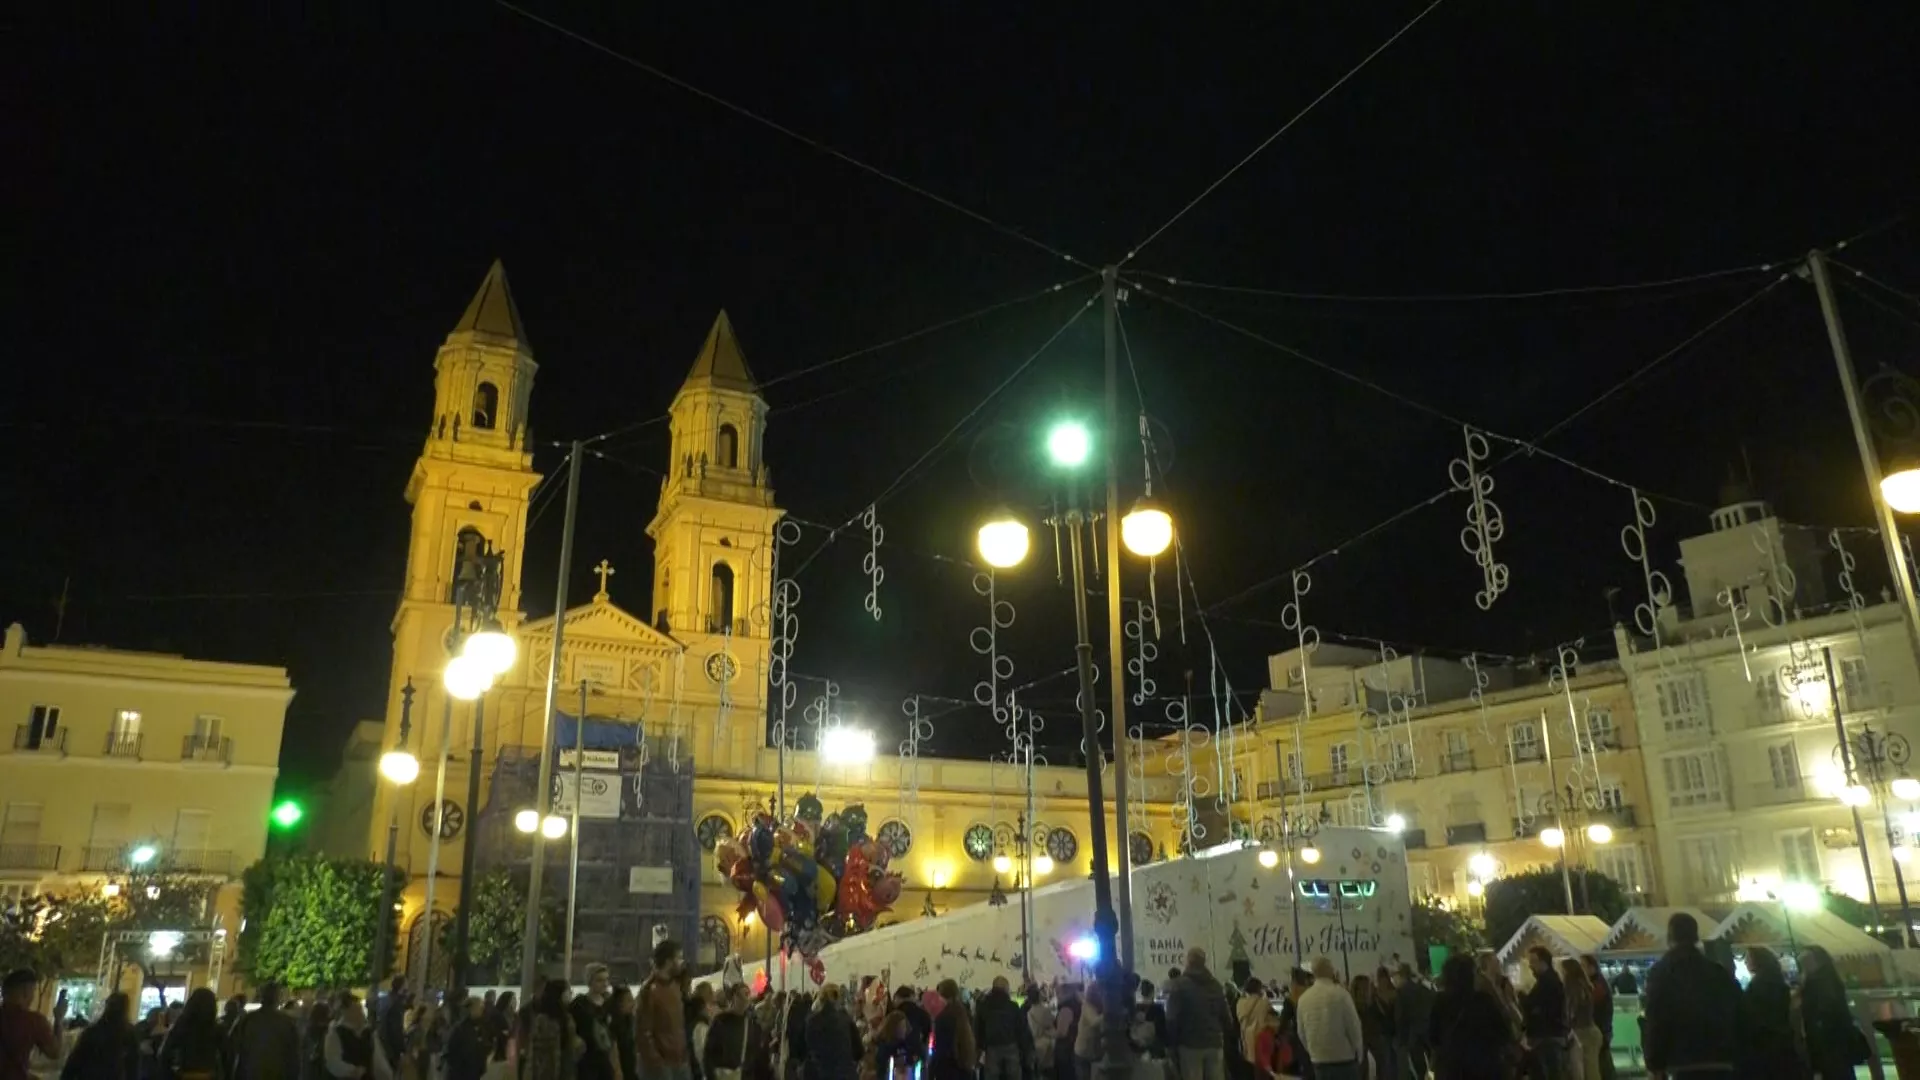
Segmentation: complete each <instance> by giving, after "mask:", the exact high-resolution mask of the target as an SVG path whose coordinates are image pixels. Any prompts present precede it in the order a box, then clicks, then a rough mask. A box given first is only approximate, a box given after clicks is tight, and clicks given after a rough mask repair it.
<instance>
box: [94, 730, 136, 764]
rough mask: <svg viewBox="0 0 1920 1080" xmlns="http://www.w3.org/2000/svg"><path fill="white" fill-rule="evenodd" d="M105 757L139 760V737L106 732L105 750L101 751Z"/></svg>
mask: <svg viewBox="0 0 1920 1080" xmlns="http://www.w3.org/2000/svg"><path fill="white" fill-rule="evenodd" d="M102 753H104V754H105V755H106V756H107V757H112V758H131V759H133V760H135V761H138V760H140V736H139V735H138V734H128V733H126V732H121V731H109V732H107V743H106V748H105V749H104V750H103V751H102Z"/></svg>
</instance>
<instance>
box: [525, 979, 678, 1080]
mask: <svg viewBox="0 0 1920 1080" xmlns="http://www.w3.org/2000/svg"><path fill="white" fill-rule="evenodd" d="M571 996H572V992H571V991H570V990H569V989H568V987H567V981H566V980H565V979H548V980H547V981H546V982H545V983H544V984H542V985H541V987H540V996H539V997H538V998H537V999H535V1001H534V1002H533V1006H532V1007H531V1008H529V1009H528V1010H527V1012H526V1015H525V1016H523V1017H522V1018H521V1024H520V1069H521V1076H522V1080H573V1076H574V1062H575V1061H576V1060H577V1059H578V1058H579V1057H580V1051H581V1047H580V1045H579V1036H578V1035H577V1034H575V1032H574V1030H573V1017H572V1015H571V1014H570V1013H569V1012H568V1010H567V1001H568V998H570V997H571ZM674 1013H675V1016H676V1017H677V1016H678V1015H679V1010H678V1009H676V1010H674ZM672 1030H673V1031H674V1032H676V1033H677V1032H678V1030H679V1025H678V1024H677V1023H676V1024H675V1025H674V1028H673V1029H672ZM670 1041H671V1042H672V1043H673V1045H674V1046H676V1047H677V1046H679V1045H680V1041H679V1040H678V1039H677V1038H676V1039H672V1040H670ZM681 1080H685V1078H684V1077H682V1078H681Z"/></svg>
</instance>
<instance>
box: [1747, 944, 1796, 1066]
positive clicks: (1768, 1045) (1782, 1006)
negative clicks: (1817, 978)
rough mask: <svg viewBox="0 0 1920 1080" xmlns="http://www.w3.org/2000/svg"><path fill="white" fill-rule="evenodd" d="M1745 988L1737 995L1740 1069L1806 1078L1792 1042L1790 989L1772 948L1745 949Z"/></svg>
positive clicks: (1755, 947)
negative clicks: (1746, 977) (1746, 975)
mask: <svg viewBox="0 0 1920 1080" xmlns="http://www.w3.org/2000/svg"><path fill="white" fill-rule="evenodd" d="M1747 974H1748V975H1749V976H1751V978H1749V979H1748V981H1747V988H1746V990H1745V991H1743V992H1742V993H1741V995H1740V1057H1739V1066H1740V1068H1739V1070H1738V1071H1739V1073H1740V1075H1741V1076H1743V1077H1748V1078H1750V1080H1805V1077H1806V1075H1807V1068H1806V1066H1805V1065H1804V1064H1802V1063H1801V1061H1800V1049H1799V1047H1797V1046H1795V1045H1794V1044H1793V991H1792V990H1791V989H1789V988H1788V987H1787V974H1786V972H1785V971H1783V970H1781V968H1780V958H1779V957H1778V956H1775V955H1774V954H1773V950H1771V949H1767V948H1763V947H1761V946H1759V945H1755V946H1752V947H1750V948H1749V949H1747Z"/></svg>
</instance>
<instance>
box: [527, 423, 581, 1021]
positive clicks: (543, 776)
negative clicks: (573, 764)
mask: <svg viewBox="0 0 1920 1080" xmlns="http://www.w3.org/2000/svg"><path fill="white" fill-rule="evenodd" d="M585 456H586V454H585V447H584V446H583V445H582V444H581V442H580V440H578V439H575V440H574V442H573V448H572V452H571V453H569V454H568V455H567V509H566V520H565V523H564V524H562V525H561V527H560V575H559V576H560V581H559V584H558V585H556V586H555V587H554V590H553V609H554V612H553V655H552V656H549V657H548V658H547V693H546V707H545V708H544V709H542V710H541V719H540V778H539V780H538V781H537V782H536V783H537V785H538V786H537V787H536V788H535V789H534V795H533V797H534V800H535V808H536V809H538V810H540V818H541V823H542V825H544V824H545V822H546V808H547V807H549V806H551V805H552V803H551V799H552V791H553V709H554V693H555V691H557V690H558V689H559V687H560V647H561V645H563V644H564V643H565V631H566V627H567V578H568V577H570V576H572V574H573V526H574V520H575V518H576V517H577V516H578V513H579V510H580V459H581V458H582V457H585ZM546 860H547V837H546V830H545V829H544V828H540V829H535V830H533V868H532V870H531V871H530V872H529V873H528V875H527V924H526V930H525V937H523V938H522V939H521V942H520V989H521V995H520V1000H522V1001H532V1000H533V999H534V991H535V990H536V989H537V988H538V987H539V985H540V979H539V973H538V972H537V971H536V970H535V967H536V966H537V965H538V964H539V962H540V887H541V885H542V884H543V883H542V881H541V877H542V874H541V871H542V870H543V869H545V866H546Z"/></svg>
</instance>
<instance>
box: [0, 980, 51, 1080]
mask: <svg viewBox="0 0 1920 1080" xmlns="http://www.w3.org/2000/svg"><path fill="white" fill-rule="evenodd" d="M39 990H40V976H38V975H35V974H34V973H33V972H32V971H31V970H29V969H27V968H21V969H19V970H18V971H12V972H9V973H8V974H7V977H6V978H5V979H4V980H0V1080H31V1078H32V1065H33V1052H34V1051H35V1050H38V1051H40V1053H41V1054H43V1055H45V1056H46V1057H47V1058H48V1059H49V1060H58V1059H59V1057H60V1034H59V1032H57V1031H55V1030H54V1029H55V1028H56V1027H57V1026H58V1025H59V1024H60V1022H61V1021H62V1020H65V1019H66V1016H67V1003H66V1000H65V999H64V998H62V999H61V1000H59V1001H57V1002H55V1003H54V1006H53V1019H51V1020H49V1019H47V1018H46V1017H44V1016H42V1015H40V1014H39V1013H37V1012H35V1011H34V1008H33V996H34V994H36V993H38V992H39Z"/></svg>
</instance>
